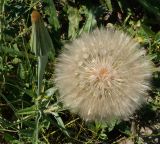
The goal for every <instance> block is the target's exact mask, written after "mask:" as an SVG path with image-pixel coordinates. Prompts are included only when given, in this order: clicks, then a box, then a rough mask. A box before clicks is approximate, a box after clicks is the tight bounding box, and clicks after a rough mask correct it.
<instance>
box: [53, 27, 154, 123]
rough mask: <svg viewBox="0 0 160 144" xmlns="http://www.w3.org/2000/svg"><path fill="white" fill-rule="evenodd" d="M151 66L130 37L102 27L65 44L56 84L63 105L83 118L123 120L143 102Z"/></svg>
mask: <svg viewBox="0 0 160 144" xmlns="http://www.w3.org/2000/svg"><path fill="white" fill-rule="evenodd" d="M152 68H153V66H152V63H151V61H150V60H149V59H148V58H147V57H146V56H145V51H144V50H143V49H142V48H140V46H139V44H138V43H137V42H135V41H134V40H133V39H132V38H130V37H129V36H128V35H126V34H125V33H123V32H121V31H117V30H115V31H114V30H108V29H107V30H105V29H101V30H95V31H93V32H92V33H90V34H83V35H82V36H81V37H80V38H78V39H76V40H74V41H73V42H72V43H71V44H68V45H66V46H65V49H64V51H63V52H62V54H61V55H60V56H59V58H58V60H57V63H56V65H55V76H56V79H55V83H56V86H57V87H58V89H59V92H60V100H61V101H62V102H63V104H64V106H65V107H67V108H69V109H70V110H71V111H72V112H75V113H78V114H79V115H80V116H81V117H82V118H83V119H85V120H111V119H113V118H117V119H125V118H128V117H129V116H130V115H131V114H133V113H134V111H135V110H136V109H137V108H138V107H139V106H141V104H142V103H143V102H144V100H145V96H146V95H147V92H146V91H147V90H148V89H149V85H150V78H151V75H152Z"/></svg>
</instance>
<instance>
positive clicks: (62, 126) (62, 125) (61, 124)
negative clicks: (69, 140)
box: [51, 112, 70, 137]
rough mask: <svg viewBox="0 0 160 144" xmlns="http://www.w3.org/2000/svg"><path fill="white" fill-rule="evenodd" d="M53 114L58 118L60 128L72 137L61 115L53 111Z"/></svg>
mask: <svg viewBox="0 0 160 144" xmlns="http://www.w3.org/2000/svg"><path fill="white" fill-rule="evenodd" d="M51 114H52V115H54V117H55V119H56V120H57V123H58V125H59V126H60V129H61V130H62V132H64V133H65V134H66V135H67V136H68V137H70V135H69V133H68V132H67V130H66V127H65V125H64V123H63V121H62V119H61V117H60V116H59V114H58V113H56V112H51Z"/></svg>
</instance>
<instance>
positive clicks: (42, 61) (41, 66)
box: [38, 56, 48, 95]
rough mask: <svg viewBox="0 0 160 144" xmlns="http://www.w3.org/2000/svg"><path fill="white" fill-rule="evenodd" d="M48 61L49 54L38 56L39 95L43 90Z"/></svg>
mask: <svg viewBox="0 0 160 144" xmlns="http://www.w3.org/2000/svg"><path fill="white" fill-rule="evenodd" d="M47 62H48V56H39V57H38V95H39V94H40V92H41V85H42V80H43V74H44V72H45V67H46V64H47Z"/></svg>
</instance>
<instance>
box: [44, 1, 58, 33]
mask: <svg viewBox="0 0 160 144" xmlns="http://www.w3.org/2000/svg"><path fill="white" fill-rule="evenodd" d="M44 1H46V2H47V3H48V6H47V8H46V14H48V15H49V22H50V24H52V25H53V26H54V28H55V30H56V31H57V30H58V29H59V28H60V24H59V20H58V17H57V13H56V8H55V5H54V2H53V0H44Z"/></svg>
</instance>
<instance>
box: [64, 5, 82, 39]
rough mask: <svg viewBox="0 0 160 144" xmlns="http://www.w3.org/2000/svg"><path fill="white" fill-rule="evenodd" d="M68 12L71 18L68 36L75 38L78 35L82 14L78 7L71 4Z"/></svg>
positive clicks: (69, 18)
mask: <svg viewBox="0 0 160 144" xmlns="http://www.w3.org/2000/svg"><path fill="white" fill-rule="evenodd" d="M67 14H68V20H69V29H68V37H69V38H71V39H73V38H75V37H76V36H77V33H78V29H79V22H80V20H81V16H80V14H79V11H78V9H77V8H74V7H71V6H68V9H67Z"/></svg>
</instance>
